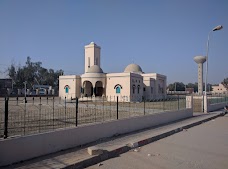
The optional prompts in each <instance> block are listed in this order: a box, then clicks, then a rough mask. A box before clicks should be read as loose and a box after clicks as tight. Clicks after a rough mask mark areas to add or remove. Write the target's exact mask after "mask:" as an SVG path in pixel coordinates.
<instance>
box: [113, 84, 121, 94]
mask: <svg viewBox="0 0 228 169" xmlns="http://www.w3.org/2000/svg"><path fill="white" fill-rule="evenodd" d="M114 89H116V93H120V92H121V89H122V86H121V85H120V84H117V85H115V86H114Z"/></svg>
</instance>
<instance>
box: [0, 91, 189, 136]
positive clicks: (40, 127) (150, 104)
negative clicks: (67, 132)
mask: <svg viewBox="0 0 228 169" xmlns="http://www.w3.org/2000/svg"><path fill="white" fill-rule="evenodd" d="M185 108H186V98H185V97H184V96H181V97H180V96H179V95H178V96H172V97H170V98H164V99H159V100H150V101H146V99H143V101H142V102H125V101H124V100H121V101H120V99H119V98H118V97H116V101H115V102H112V101H108V100H107V97H101V98H99V99H91V98H87V99H85V98H84V99H83V100H81V99H78V98H76V99H75V100H67V99H66V98H65V99H63V100H61V99H60V98H59V97H27V98H24V97H5V98H0V137H3V138H7V137H9V136H10V137H11V136H22V135H30V134H36V133H43V132H48V131H53V130H56V129H60V128H69V127H76V126H79V125H85V124H88V123H100V122H104V121H110V120H118V119H123V118H130V117H134V116H144V115H147V114H153V113H160V112H164V111H170V110H181V109H185Z"/></svg>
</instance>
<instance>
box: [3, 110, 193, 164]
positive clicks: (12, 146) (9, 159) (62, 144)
mask: <svg viewBox="0 0 228 169" xmlns="http://www.w3.org/2000/svg"><path fill="white" fill-rule="evenodd" d="M192 116H193V110H192V108H188V109H185V110H179V111H167V112H163V113H157V114H151V115H145V116H139V117H132V118H128V119H121V120H114V121H109V122H104V123H97V124H90V125H85V126H79V127H75V128H69V129H62V130H57V131H52V132H48V133H42V134H36V135H30V136H23V137H17V138H8V139H5V140H0V150H1V151H0V157H1V158H0V166H4V165H9V164H12V163H16V162H19V161H23V160H28V159H31V158H34V157H38V156H42V155H47V154H50V153H53V152H57V151H60V150H65V149H69V148H73V147H76V146H79V145H83V144H87V143H90V142H93V141H96V140H98V139H100V138H105V137H112V136H113V135H115V134H124V133H129V132H133V131H137V130H141V129H145V128H148V127H153V126H157V125H161V124H165V123H170V122H173V121H177V120H180V119H185V118H188V117H192Z"/></svg>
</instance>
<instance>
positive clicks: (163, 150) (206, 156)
mask: <svg viewBox="0 0 228 169" xmlns="http://www.w3.org/2000/svg"><path fill="white" fill-rule="evenodd" d="M171 168H175V169H183V168H184V169H227V168H228V115H226V116H224V117H219V118H217V119H215V120H211V121H209V122H207V123H204V124H201V125H199V126H195V127H193V128H190V129H188V130H184V131H182V132H180V133H177V134H175V135H172V136H170V137H167V138H165V139H162V140H159V141H157V142H154V143H151V144H148V145H146V146H143V147H141V148H137V149H134V150H133V151H130V152H127V153H125V154H122V155H120V156H119V157H116V158H113V159H109V160H107V161H104V162H102V163H100V164H97V165H94V166H91V167H89V169H171Z"/></svg>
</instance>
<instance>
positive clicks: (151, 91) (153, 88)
mask: <svg viewBox="0 0 228 169" xmlns="http://www.w3.org/2000/svg"><path fill="white" fill-rule="evenodd" d="M100 49H101V48H100V47H99V46H97V45H96V44H95V43H94V42H91V43H90V44H89V45H86V46H85V73H84V74H82V75H81V76H79V75H69V76H59V96H60V97H61V98H65V97H66V98H67V99H70V98H76V97H78V98H80V97H101V96H103V97H106V98H107V99H108V100H110V101H116V98H117V96H118V98H119V101H142V99H143V98H145V99H147V100H149V99H157V98H164V97H165V96H166V76H165V75H161V74H158V73H144V72H143V71H142V68H141V67H140V66H139V65H137V64H133V63H132V64H129V65H128V66H127V67H126V68H125V69H124V72H120V73H104V72H103V70H102V69H101V67H100V60H101V58H100ZM113 66H114V65H113Z"/></svg>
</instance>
